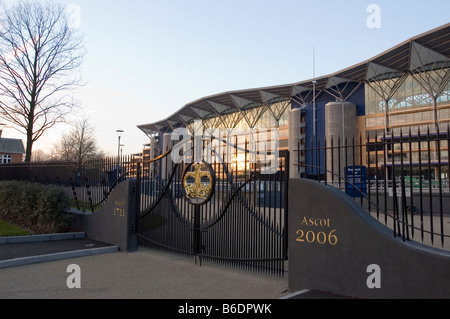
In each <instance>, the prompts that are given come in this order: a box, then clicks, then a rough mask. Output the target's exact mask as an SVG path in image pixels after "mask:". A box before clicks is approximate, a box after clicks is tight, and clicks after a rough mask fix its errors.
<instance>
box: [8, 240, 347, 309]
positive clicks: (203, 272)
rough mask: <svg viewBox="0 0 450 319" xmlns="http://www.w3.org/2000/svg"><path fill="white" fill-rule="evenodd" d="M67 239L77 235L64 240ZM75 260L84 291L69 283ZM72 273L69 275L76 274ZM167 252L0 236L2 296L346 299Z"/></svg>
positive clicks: (89, 241) (100, 244)
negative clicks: (290, 289)
mask: <svg viewBox="0 0 450 319" xmlns="http://www.w3.org/2000/svg"><path fill="white" fill-rule="evenodd" d="M65 236H72V237H70V238H67V237H65ZM73 264H75V265H78V266H79V268H78V269H79V270H78V275H79V277H78V279H77V280H78V282H79V283H80V288H69V286H70V285H69V284H68V282H69V281H70V280H73V275H74V274H75V272H74V271H73V268H70V267H69V266H70V265H73ZM71 278H72V279H71ZM342 298H346V297H342V296H338V295H334V294H331V293H325V292H320V291H314V290H307V289H305V290H302V291H299V292H296V293H294V294H291V293H290V292H288V281H287V276H285V277H274V276H269V275H264V274H258V273H254V272H248V271H244V270H239V269H234V268H229V267H223V266H220V265H216V264H209V263H202V266H199V265H198V264H197V265H196V264H195V263H194V260H193V258H187V257H185V256H180V255H176V254H172V253H168V252H164V251H158V250H153V249H148V248H139V249H138V250H137V251H134V252H119V250H118V248H117V247H116V246H114V245H110V244H107V243H102V242H98V241H94V240H90V239H88V238H85V236H84V233H74V234H72V235H68V234H65V235H45V236H40V237H37V236H24V237H16V238H15V239H14V238H13V237H9V238H6V239H5V238H0V299H184V300H191V299H231V300H235V299H260V300H267V299H272V300H273V299H342Z"/></svg>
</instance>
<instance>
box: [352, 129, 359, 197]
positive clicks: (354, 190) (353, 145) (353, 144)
mask: <svg viewBox="0 0 450 319" xmlns="http://www.w3.org/2000/svg"><path fill="white" fill-rule="evenodd" d="M351 149H352V167H353V174H352V183H353V187H352V189H353V198H355V195H356V193H355V192H356V185H355V182H356V181H355V179H356V176H355V175H356V174H355V171H354V170H355V164H356V163H355V157H356V156H355V155H356V154H355V135H353V136H352V145H351ZM360 194H361V193H360Z"/></svg>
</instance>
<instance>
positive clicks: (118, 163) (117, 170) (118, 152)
mask: <svg viewBox="0 0 450 319" xmlns="http://www.w3.org/2000/svg"><path fill="white" fill-rule="evenodd" d="M116 133H117V137H118V142H117V166H116V179H117V180H118V179H119V165H120V138H121V136H122V133H123V130H116Z"/></svg>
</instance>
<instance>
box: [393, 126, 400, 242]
mask: <svg viewBox="0 0 450 319" xmlns="http://www.w3.org/2000/svg"><path fill="white" fill-rule="evenodd" d="M394 155H395V141H394V130H392V133H391V163H392V194H393V197H392V200H393V205H394V207H393V208H394V227H393V228H394V237H397V232H398V231H399V230H400V228H399V227H398V226H399V224H398V222H399V218H398V202H397V182H396V178H395V156H394Z"/></svg>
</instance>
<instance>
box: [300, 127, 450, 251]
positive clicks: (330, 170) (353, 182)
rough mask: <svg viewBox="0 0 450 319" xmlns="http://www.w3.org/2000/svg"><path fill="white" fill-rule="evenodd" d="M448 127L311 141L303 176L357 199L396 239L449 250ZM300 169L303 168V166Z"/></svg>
mask: <svg viewBox="0 0 450 319" xmlns="http://www.w3.org/2000/svg"><path fill="white" fill-rule="evenodd" d="M449 141H450V130H449V129H447V131H445V132H440V131H439V130H430V129H427V130H426V131H425V132H421V131H420V128H418V129H417V130H415V133H412V131H411V130H409V131H408V133H406V134H405V133H403V131H402V130H393V129H392V130H391V132H390V134H389V135H387V134H385V133H382V134H380V135H378V136H376V137H369V136H366V137H365V138H363V137H361V136H360V137H359V138H356V139H355V138H353V137H352V138H344V139H342V138H336V139H329V140H322V141H320V140H317V141H310V143H309V145H308V146H306V147H303V149H301V148H300V145H299V148H298V149H299V150H300V151H299V152H298V156H299V160H300V157H302V158H304V159H305V160H304V161H303V162H302V164H300V166H302V167H301V169H302V171H303V172H304V173H303V174H302V177H303V178H309V179H315V180H317V181H319V182H321V183H324V184H326V185H328V186H332V187H336V188H339V189H341V190H342V191H344V192H346V193H347V194H348V195H349V196H351V197H354V198H355V200H356V201H358V202H359V203H360V204H361V206H363V207H364V208H365V209H366V210H367V211H368V212H369V213H370V214H371V215H372V216H374V217H375V218H377V219H378V220H379V221H381V222H383V223H384V224H385V225H387V226H388V227H390V228H392V230H393V235H394V236H395V237H401V238H402V239H403V240H404V241H407V240H415V241H419V242H422V243H424V244H427V245H431V246H434V247H437V248H443V249H446V250H450V191H449V185H450V175H449V157H448V151H449V148H448V145H449V144H450V143H449ZM299 169H300V168H299Z"/></svg>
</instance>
